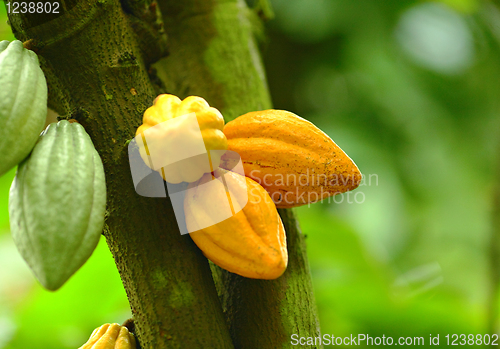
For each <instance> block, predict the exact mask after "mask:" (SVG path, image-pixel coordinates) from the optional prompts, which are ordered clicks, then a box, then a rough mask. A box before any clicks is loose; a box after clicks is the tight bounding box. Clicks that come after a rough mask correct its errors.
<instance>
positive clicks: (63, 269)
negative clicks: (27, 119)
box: [9, 120, 106, 290]
mask: <svg viewBox="0 0 500 349" xmlns="http://www.w3.org/2000/svg"><path fill="white" fill-rule="evenodd" d="M105 206H106V183H105V180H104V169H103V166H102V162H101V158H100V157H99V154H98V153H97V151H96V150H95V148H94V145H93V144H92V141H91V139H90V137H89V135H88V134H87V133H86V132H85V129H84V128H83V126H81V125H80V124H78V123H69V122H68V121H65V120H64V121H60V122H58V123H57V124H56V123H53V124H51V125H49V127H48V128H47V129H46V130H45V131H44V132H43V134H42V135H41V136H40V139H39V141H38V143H37V144H36V145H35V148H34V149H33V152H32V153H31V155H30V156H29V157H28V158H27V159H25V160H24V161H23V162H21V164H19V167H18V169H17V174H16V177H15V179H14V181H13V182H12V186H11V188H10V198H9V215H10V229H11V232H12V237H13V239H14V242H15V244H16V246H17V248H18V250H19V252H20V253H21V255H22V257H23V258H24V259H25V260H26V262H27V263H28V265H29V266H30V268H31V269H32V270H33V273H34V274H35V276H36V278H37V279H38V280H39V281H40V283H41V284H42V285H43V286H44V287H45V288H47V289H49V290H56V289H58V288H59V287H61V286H62V285H63V284H64V283H65V282H66V280H68V279H69V278H70V277H71V275H73V274H74V273H75V272H76V271H77V270H78V269H79V268H80V267H81V266H82V265H83V264H84V263H85V261H86V260H87V259H88V258H89V257H90V255H91V254H92V252H93V251H94V249H95V247H96V246H97V243H98V241H99V237H100V235H101V232H102V229H103V224H104V213H105Z"/></svg>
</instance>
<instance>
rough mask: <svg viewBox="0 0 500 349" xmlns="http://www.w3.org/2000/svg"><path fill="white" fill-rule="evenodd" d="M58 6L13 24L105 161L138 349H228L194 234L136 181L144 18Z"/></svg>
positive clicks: (113, 0)
mask: <svg viewBox="0 0 500 349" xmlns="http://www.w3.org/2000/svg"><path fill="white" fill-rule="evenodd" d="M61 7H62V9H61V10H62V11H63V14H62V15H60V16H59V17H57V18H53V16H49V15H47V16H45V15H42V14H36V15H31V16H30V15H21V14H16V15H15V14H11V15H9V20H10V23H11V26H12V29H13V32H14V34H15V35H16V37H17V38H18V39H20V40H22V41H24V42H26V41H27V40H29V41H27V42H26V45H27V46H29V48H32V49H34V50H35V51H36V52H37V53H38V55H39V57H40V59H41V62H42V68H43V70H44V73H45V74H46V76H47V80H48V83H49V95H50V97H49V105H50V106H51V107H52V108H53V109H55V110H56V111H57V112H58V113H59V114H67V113H71V117H72V118H75V119H77V120H78V121H79V122H80V123H81V124H82V125H83V126H84V127H85V129H86V130H87V132H88V133H89V134H90V136H91V138H92V140H93V142H94V145H95V147H96V149H97V150H98V151H99V154H100V155H101V157H102V160H103V163H104V168H105V172H106V184H107V193H108V203H107V219H106V226H105V231H104V235H105V237H106V240H107V242H108V245H109V248H110V250H111V252H112V253H113V256H114V258H115V262H116V265H117V267H118V270H119V272H120V276H121V278H122V281H123V285H124V287H125V289H126V291H127V295H128V298H129V302H130V306H131V309H132V313H133V316H134V320H135V326H136V329H137V334H138V338H139V341H140V343H141V345H142V348H144V349H146V348H151V349H159V348H232V347H233V345H232V343H231V339H230V336H229V332H228V329H227V326H226V323H225V320H224V317H223V313H222V310H221V307H220V302H219V299H218V297H217V293H216V289H215V287H214V283H213V280H212V278H211V274H210V268H209V265H208V262H207V260H206V259H205V257H204V256H203V255H202V253H201V252H200V251H199V250H198V248H197V247H196V246H195V245H194V243H193V242H192V240H191V239H190V237H189V236H188V235H184V236H181V235H180V233H179V230H178V227H177V224H176V220H175V217H174V214H173V210H172V207H171V204H170V201H169V200H168V199H167V200H165V199H152V198H144V197H140V196H139V195H137V194H136V193H135V190H134V185H133V183H132V180H131V172H130V168H129V160H128V154H127V141H128V140H130V139H132V138H133V137H134V133H135V130H136V129H137V127H138V126H139V125H140V124H141V121H142V114H143V112H144V110H145V109H146V108H147V107H149V106H150V105H151V104H152V101H153V99H154V97H155V93H154V89H153V86H152V84H151V82H150V79H149V76H148V74H147V70H146V66H145V63H144V56H145V55H144V52H142V49H141V45H140V44H139V42H140V40H141V38H140V37H138V36H137V34H135V32H134V31H133V30H132V24H133V23H137V20H139V19H138V18H137V17H136V18H131V16H132V15H130V14H127V13H125V12H124V11H123V9H122V7H121V4H120V3H119V2H118V0H81V1H80V0H79V1H75V2H74V3H71V2H68V1H66V2H63V4H62V6H61ZM158 35H159V36H161V32H159V33H158ZM153 54H154V52H153ZM158 58H159V57H157V59H158ZM149 59H151V57H149ZM77 205H78V203H75V209H77ZM103 292H106V290H103Z"/></svg>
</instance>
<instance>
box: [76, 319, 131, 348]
mask: <svg viewBox="0 0 500 349" xmlns="http://www.w3.org/2000/svg"><path fill="white" fill-rule="evenodd" d="M78 349H136V343H135V337H134V335H133V334H132V333H130V332H129V331H128V329H127V328H126V327H125V326H120V325H119V324H104V325H102V326H101V327H98V328H96V329H95V330H94V332H92V334H91V335H90V338H89V340H88V341H87V343H85V344H84V345H82V346H81V347H80V348H78Z"/></svg>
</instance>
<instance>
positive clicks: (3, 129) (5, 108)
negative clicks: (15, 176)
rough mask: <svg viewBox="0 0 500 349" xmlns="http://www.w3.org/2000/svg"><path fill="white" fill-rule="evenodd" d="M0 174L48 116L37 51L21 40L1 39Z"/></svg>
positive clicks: (15, 161)
mask: <svg viewBox="0 0 500 349" xmlns="http://www.w3.org/2000/svg"><path fill="white" fill-rule="evenodd" d="M0 86H1V87H0V154H2V161H0V176H1V175H3V174H4V173H5V172H7V171H8V170H10V169H11V168H13V167H14V166H16V165H17V164H19V163H20V162H21V161H22V160H23V159H24V158H26V156H28V154H29V153H30V151H31V149H33V146H34V145H35V143H36V141H37V139H38V136H39V135H40V132H42V130H43V126H44V125H45V119H46V117H47V83H46V82H45V76H44V75H43V72H42V69H40V65H39V64H38V57H37V55H36V54H35V53H34V52H33V51H30V50H27V49H25V48H23V44H22V43H21V41H19V40H16V41H13V42H9V41H7V40H4V41H0Z"/></svg>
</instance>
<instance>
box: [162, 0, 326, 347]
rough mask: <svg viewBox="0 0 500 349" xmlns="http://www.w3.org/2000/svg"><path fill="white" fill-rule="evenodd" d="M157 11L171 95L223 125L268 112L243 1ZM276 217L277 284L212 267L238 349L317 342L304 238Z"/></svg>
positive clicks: (165, 1) (288, 215) (289, 217)
mask: <svg viewBox="0 0 500 349" xmlns="http://www.w3.org/2000/svg"><path fill="white" fill-rule="evenodd" d="M159 5H160V8H161V11H162V13H163V21H164V23H165V30H166V32H167V34H168V37H169V41H168V43H169V44H168V46H169V52H170V55H169V56H168V57H167V58H164V59H162V60H161V61H160V62H158V63H157V64H156V65H155V66H156V68H157V69H158V76H159V77H160V78H161V79H162V81H163V82H164V85H165V87H166V91H167V92H168V93H173V94H175V95H178V96H179V97H182V98H184V97H186V96H189V95H197V96H202V97H204V98H205V99H206V100H207V101H208V102H209V103H210V105H212V106H214V107H216V108H218V109H219V110H221V112H222V114H223V115H224V117H225V119H226V121H230V120H232V119H234V118H235V117H237V116H239V115H242V114H244V113H247V112H249V111H254V110H263V109H268V108H271V100H270V97H269V92H268V89H267V83H266V78H265V73H264V68H263V66H262V62H261V58H260V54H259V51H258V47H257V44H256V41H255V38H254V31H255V30H254V27H253V25H254V23H256V19H257V15H256V14H255V13H254V12H253V11H252V10H250V9H248V8H247V6H246V4H245V2H244V1H243V0H225V1H223V0H187V1H176V0H159ZM257 29H258V28H257ZM284 63H286V62H284ZM280 215H281V217H282V219H283V223H284V224H285V229H286V231H287V240H288V253H289V264H288V268H287V271H286V272H285V274H284V275H283V276H282V277H280V278H278V279H277V280H273V281H267V280H252V279H247V278H243V277H240V276H238V275H235V274H232V273H229V272H226V271H224V270H221V269H220V268H218V267H216V266H214V265H212V270H213V274H214V279H215V282H216V285H217V288H218V292H219V296H220V298H221V301H222V304H223V308H224V313H225V315H226V318H227V321H228V324H229V327H230V331H231V337H232V339H233V343H234V346H235V348H252V349H257V348H258V349H266V348H273V349H274V348H289V347H291V344H290V341H291V335H292V334H298V335H299V336H301V337H317V336H319V335H320V328H319V321H318V317H317V312H316V305H315V302H314V296H313V288H312V282H311V276H310V272H309V265H308V262H307V255H306V249H305V241H304V236H303V235H302V233H301V232H300V228H299V227H298V224H297V221H296V219H295V217H294V214H293V211H292V210H280ZM303 347H304V348H307V347H308V346H303ZM309 347H311V348H319V347H321V346H309Z"/></svg>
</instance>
